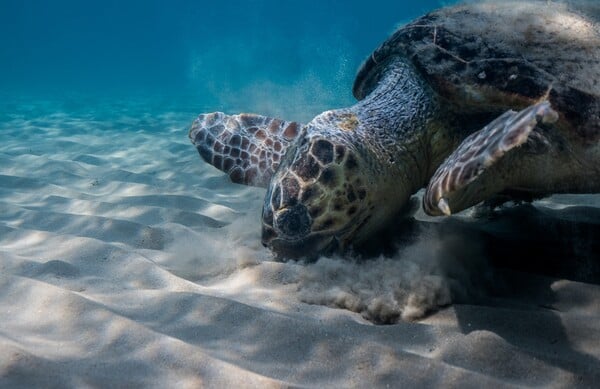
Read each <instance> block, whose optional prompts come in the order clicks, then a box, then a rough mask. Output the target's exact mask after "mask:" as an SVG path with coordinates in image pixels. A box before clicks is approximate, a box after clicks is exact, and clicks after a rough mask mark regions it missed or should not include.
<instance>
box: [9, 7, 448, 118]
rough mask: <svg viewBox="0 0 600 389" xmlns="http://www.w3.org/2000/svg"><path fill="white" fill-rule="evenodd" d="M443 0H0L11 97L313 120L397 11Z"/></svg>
mask: <svg viewBox="0 0 600 389" xmlns="http://www.w3.org/2000/svg"><path fill="white" fill-rule="evenodd" d="M444 3H448V1H441V0H422V1H419V2H405V1H397V0H393V1H392V0H369V1H364V0H302V1H288V0H237V1H192V0H170V1H166V0H163V1H159V0H127V1H125V0H102V1H98V0H86V1H82V0H52V1H48V0H0V85H1V92H0V93H1V94H2V96H1V98H2V102H3V104H4V105H3V106H4V107H5V109H9V108H6V107H7V106H6V104H7V103H10V102H11V101H13V102H15V101H20V100H19V99H25V100H27V101H30V102H31V101H32V100H35V99H36V98H40V99H54V100H59V101H66V102H67V103H68V104H67V105H66V107H67V108H68V107H71V108H72V109H75V108H78V109H85V107H86V106H87V105H88V104H93V102H94V100H96V99H101V100H103V101H107V100H108V101H114V100H119V101H122V102H123V101H125V102H127V101H134V100H136V101H141V100H144V99H145V101H154V102H156V105H157V106H160V107H162V108H166V107H167V106H168V108H169V109H174V110H177V109H182V110H190V111H203V110H210V111H212V110H222V111H226V112H235V111H240V110H241V111H255V110H260V111H261V113H265V114H272V115H291V116H294V117H292V119H300V120H306V119H308V118H310V117H311V116H312V115H314V114H316V113H318V112H319V111H321V110H324V109H328V108H332V107H339V106H343V105H347V104H350V103H352V101H353V98H352V95H351V92H350V91H351V85H352V81H353V79H354V75H355V73H356V70H357V68H358V67H359V65H360V63H361V62H362V61H363V59H364V58H366V56H367V55H368V54H369V53H370V52H371V51H372V50H373V49H374V48H375V47H376V46H377V45H378V44H379V43H381V42H382V41H383V40H384V39H385V38H386V36H388V35H389V33H390V32H392V31H393V30H394V29H395V28H396V27H397V26H398V25H399V23H402V22H406V21H408V20H410V19H412V18H414V17H416V16H419V15H420V14H423V13H425V12H427V11H429V10H431V9H434V8H437V7H439V6H441V5H443V4H444ZM9 105H10V104H9Z"/></svg>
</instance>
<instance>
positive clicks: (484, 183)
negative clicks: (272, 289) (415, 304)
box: [189, 0, 600, 257]
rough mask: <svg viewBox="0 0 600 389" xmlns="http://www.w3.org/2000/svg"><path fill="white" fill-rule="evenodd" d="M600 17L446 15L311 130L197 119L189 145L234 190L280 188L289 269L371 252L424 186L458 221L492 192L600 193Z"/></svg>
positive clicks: (375, 61)
mask: <svg viewBox="0 0 600 389" xmlns="http://www.w3.org/2000/svg"><path fill="white" fill-rule="evenodd" d="M599 83H600V28H599V24H598V18H597V15H595V14H593V13H591V12H587V13H586V12H584V10H582V9H573V8H572V6H567V5H565V4H557V3H554V2H547V1H545V0H543V1H537V0H530V1H505V2H487V3H471V4H465V5H458V6H453V7H448V8H442V9H439V10H436V11H433V12H431V13H429V14H427V15H425V16H422V17H421V18H419V19H417V20H415V21H413V22H411V23H409V24H406V25H404V26H403V27H400V28H399V29H398V30H397V31H396V32H395V33H394V34H393V35H391V36H390V37H389V38H388V39H387V40H386V41H385V42H384V43H383V44H382V45H381V46H379V47H378V48H377V49H376V50H375V51H374V52H373V53H372V54H371V56H369V57H368V58H367V60H366V61H365V62H364V63H363V65H362V67H361V68H360V70H359V71H358V75H357V77H356V80H355V82H354V86H353V94H354V96H355V97H356V98H357V99H358V102H357V103H356V104H355V105H353V106H351V107H348V108H341V109H336V110H331V111H326V112H323V113H321V114H319V115H318V116H316V117H315V118H314V119H313V120H312V121H310V122H309V123H308V124H300V123H295V122H286V121H282V120H278V119H273V118H268V117H264V116H260V115H254V114H240V115H232V116H228V115H225V114H224V113H220V112H217V113H211V114H203V115H200V116H199V117H198V118H197V119H196V120H195V121H194V122H193V124H192V127H191V130H190V132H189V137H190V139H191V141H192V143H193V144H194V145H195V146H196V147H197V149H198V151H199V153H200V156H201V157H202V158H203V159H204V160H205V161H207V162H208V163H210V164H212V165H214V166H216V167H217V168H219V169H221V170H223V171H225V172H226V173H227V174H228V175H229V177H230V178H231V180H232V181H233V182H236V183H242V184H248V185H255V186H263V187H267V188H268V189H267V193H266V197H265V200H264V206H263V211H262V240H263V244H264V245H265V246H268V247H269V248H271V249H272V250H273V251H274V252H275V253H276V254H277V255H280V256H282V257H299V256H308V255H311V254H314V253H318V252H321V251H323V250H327V249H331V248H334V247H335V248H338V249H344V248H347V247H349V246H352V245H356V244H360V243H361V242H364V241H365V240H367V239H368V238H369V237H371V236H373V234H375V233H377V231H379V230H380V229H381V228H382V227H383V226H385V225H386V224H387V223H388V222H390V221H391V220H392V219H393V218H395V217H396V215H397V214H398V212H399V211H400V210H401V209H402V208H403V206H404V205H405V204H406V203H407V202H408V200H409V197H410V196H411V195H412V194H414V193H415V192H417V191H418V190H419V189H421V188H423V187H426V188H427V189H426V191H425V194H424V196H423V206H424V209H425V211H426V212H427V213H429V214H431V215H443V214H446V215H450V214H451V213H455V212H458V211H460V210H463V209H465V208H468V207H470V206H472V205H474V204H477V203H479V202H481V201H483V200H486V199H489V198H490V197H493V196H495V195H500V194H501V195H503V196H505V195H508V196H511V197H512V198H520V199H522V198H537V197H542V196H544V195H547V194H551V193H560V192H570V193H596V192H599V191H600V84H599Z"/></svg>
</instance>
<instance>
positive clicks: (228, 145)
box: [189, 112, 302, 187]
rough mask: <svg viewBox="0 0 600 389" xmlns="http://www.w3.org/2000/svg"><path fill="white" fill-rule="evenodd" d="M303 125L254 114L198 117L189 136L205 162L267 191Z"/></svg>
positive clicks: (239, 182) (214, 114)
mask: <svg viewBox="0 0 600 389" xmlns="http://www.w3.org/2000/svg"><path fill="white" fill-rule="evenodd" d="M301 128H302V125H301V124H299V123H296V122H286V121H283V120H279V119H274V118H269V117H266V116H261V115H254V114H240V115H225V114H224V113H222V112H215V113H209V114H202V115H200V116H198V118H197V119H196V120H194V123H193V124H192V128H191V129H190V132H189V137H190V140H191V141H192V143H193V144H194V145H195V146H196V148H197V149H198V152H199V153H200V156H201V157H202V159H203V160H204V161H206V162H208V163H210V164H211V165H213V166H214V167H216V168H217V169H220V170H222V171H224V172H225V173H227V174H228V175H229V178H231V181H233V182H235V183H238V184H246V185H252V186H260V187H266V186H267V184H268V183H269V180H270V179H271V176H272V175H273V173H274V172H275V170H277V167H278V166H279V162H280V161H281V158H282V157H283V155H284V154H285V151H286V149H287V148H288V146H289V144H290V142H291V141H293V140H294V139H295V138H296V137H297V136H298V133H299V132H300V129H301Z"/></svg>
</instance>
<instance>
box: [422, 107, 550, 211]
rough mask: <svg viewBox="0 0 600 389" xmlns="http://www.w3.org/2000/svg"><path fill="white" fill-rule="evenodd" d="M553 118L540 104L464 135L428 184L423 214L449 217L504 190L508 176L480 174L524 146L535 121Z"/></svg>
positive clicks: (502, 116) (505, 115) (548, 109)
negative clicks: (462, 139) (424, 212)
mask: <svg viewBox="0 0 600 389" xmlns="http://www.w3.org/2000/svg"><path fill="white" fill-rule="evenodd" d="M557 119H558V114H557V113H556V112H555V111H554V110H553V109H552V108H551V107H550V103H549V102H547V101H544V102H541V103H538V104H535V105H532V106H529V107H527V108H525V109H524V110H522V111H520V112H515V111H507V112H505V113H504V114H502V115H500V116H499V117H498V118H497V119H495V120H494V121H492V122H491V123H490V124H488V125H487V126H485V127H484V128H483V129H481V130H479V131H477V132H475V133H473V134H471V135H470V136H468V137H467V138H466V139H465V140H464V141H463V142H462V143H461V144H460V145H459V146H458V148H457V149H456V150H455V151H454V152H453V153H452V154H451V155H450V156H449V157H448V158H447V159H446V160H445V161H444V163H443V164H442V165H441V166H440V167H439V168H438V169H437V171H436V172H435V174H434V175H433V177H432V178H431V180H430V181H429V185H428V187H427V190H426V192H425V196H424V197H423V207H424V209H425V211H426V212H427V213H428V214H430V215H434V216H435V215H442V214H445V215H450V214H451V213H453V212H459V211H461V210H463V209H466V208H468V207H470V206H472V205H475V204H477V203H479V202H481V201H483V200H485V199H487V198H489V197H490V196H491V195H494V194H496V193H498V192H500V191H502V190H504V189H505V187H506V185H507V180H509V179H510V177H503V176H501V175H498V176H495V175H494V174H493V173H490V174H484V172H486V171H488V172H489V169H490V168H491V167H493V166H494V165H495V164H497V163H498V162H499V161H501V160H503V159H506V158H507V156H509V155H511V154H512V152H514V150H515V149H516V148H518V147H519V146H521V145H522V144H523V143H525V142H526V141H527V140H528V139H529V138H530V136H531V134H532V131H533V129H534V128H535V127H536V125H537V124H538V122H544V123H551V122H555V121H556V120H557ZM484 178H487V179H484Z"/></svg>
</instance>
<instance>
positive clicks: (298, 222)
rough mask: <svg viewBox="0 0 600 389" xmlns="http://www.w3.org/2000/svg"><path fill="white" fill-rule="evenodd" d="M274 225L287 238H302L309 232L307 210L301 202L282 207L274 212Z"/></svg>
mask: <svg viewBox="0 0 600 389" xmlns="http://www.w3.org/2000/svg"><path fill="white" fill-rule="evenodd" d="M274 227H275V230H277V231H278V232H280V233H281V235H283V236H285V237H287V238H294V239H299V238H303V237H304V236H306V235H307V234H308V233H309V232H310V217H309V216H308V210H307V209H306V207H305V206H304V205H302V204H296V205H294V206H293V207H289V208H284V209H282V210H281V211H279V212H277V213H276V214H275V223H274Z"/></svg>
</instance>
